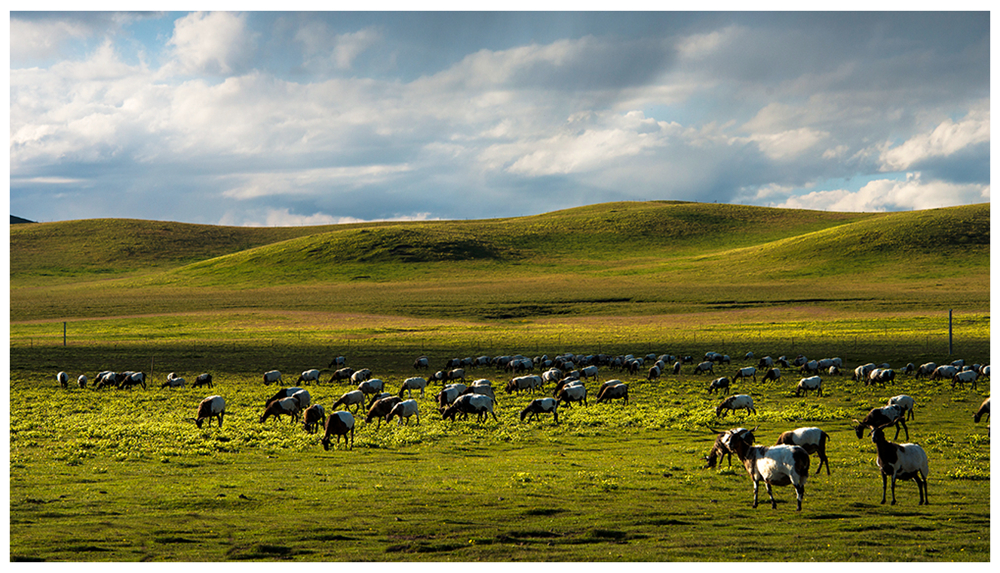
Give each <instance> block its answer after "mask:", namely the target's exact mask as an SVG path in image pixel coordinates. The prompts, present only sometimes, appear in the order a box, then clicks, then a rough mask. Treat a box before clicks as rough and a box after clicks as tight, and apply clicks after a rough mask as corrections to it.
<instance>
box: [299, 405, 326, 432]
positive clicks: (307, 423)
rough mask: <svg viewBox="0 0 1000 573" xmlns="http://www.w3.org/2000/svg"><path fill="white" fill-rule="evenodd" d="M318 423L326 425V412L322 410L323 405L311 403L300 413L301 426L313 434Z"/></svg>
mask: <svg viewBox="0 0 1000 573" xmlns="http://www.w3.org/2000/svg"><path fill="white" fill-rule="evenodd" d="M318 425H322V426H325V425H326V412H325V411H324V410H323V406H320V405H319V404H313V405H312V406H309V407H308V408H306V411H305V412H303V413H302V426H303V427H304V428H305V429H306V431H307V432H309V433H310V434H314V433H316V426H318Z"/></svg>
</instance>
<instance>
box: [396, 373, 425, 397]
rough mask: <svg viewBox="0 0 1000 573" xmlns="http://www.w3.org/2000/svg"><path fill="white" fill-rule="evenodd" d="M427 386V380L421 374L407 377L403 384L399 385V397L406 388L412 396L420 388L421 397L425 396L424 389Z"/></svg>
mask: <svg viewBox="0 0 1000 573" xmlns="http://www.w3.org/2000/svg"><path fill="white" fill-rule="evenodd" d="M426 387H427V380H425V379H424V378H421V377H419V376H414V377H412V378H407V379H406V380H403V385H402V386H400V387H399V397H400V398H402V397H403V391H404V390H405V391H406V392H407V394H408V395H409V397H410V398H412V397H413V391H414V390H420V397H421V398H423V397H424V389H425V388H426Z"/></svg>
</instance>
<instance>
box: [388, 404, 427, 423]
mask: <svg viewBox="0 0 1000 573" xmlns="http://www.w3.org/2000/svg"><path fill="white" fill-rule="evenodd" d="M394 416H399V425H400V426H401V425H403V419H404V418H406V424H407V425H409V424H410V416H416V417H417V423H418V424H419V423H420V412H419V411H417V401H416V400H412V399H411V400H404V401H402V402H399V403H398V404H396V405H395V406H393V407H392V409H391V410H389V413H388V414H386V415H385V423H386V424H388V423H389V422H391V421H392V418H393V417H394Z"/></svg>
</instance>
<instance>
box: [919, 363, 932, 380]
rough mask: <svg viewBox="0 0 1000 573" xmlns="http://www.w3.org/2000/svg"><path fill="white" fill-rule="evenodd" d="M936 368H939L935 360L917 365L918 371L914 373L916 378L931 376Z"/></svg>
mask: <svg viewBox="0 0 1000 573" xmlns="http://www.w3.org/2000/svg"><path fill="white" fill-rule="evenodd" d="M935 370H937V364H935V363H934V362H927V363H924V364H921V365H920V366H919V367H917V373H916V374H915V375H914V378H917V379H920V378H921V377H922V376H930V375H931V374H933V373H934V371H935Z"/></svg>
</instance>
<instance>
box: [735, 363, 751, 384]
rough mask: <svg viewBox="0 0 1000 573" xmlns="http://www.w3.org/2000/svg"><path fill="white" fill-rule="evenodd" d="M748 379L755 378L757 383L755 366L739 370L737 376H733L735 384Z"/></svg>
mask: <svg viewBox="0 0 1000 573" xmlns="http://www.w3.org/2000/svg"><path fill="white" fill-rule="evenodd" d="M747 378H753V381H754V382H756V381H757V369H756V368H754V367H753V366H747V367H746V368H740V369H739V370H737V371H736V373H735V374H733V382H736V380H737V379H744V380H745V379H747Z"/></svg>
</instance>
